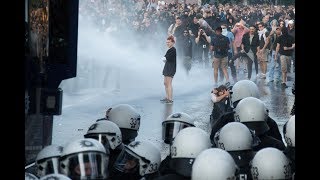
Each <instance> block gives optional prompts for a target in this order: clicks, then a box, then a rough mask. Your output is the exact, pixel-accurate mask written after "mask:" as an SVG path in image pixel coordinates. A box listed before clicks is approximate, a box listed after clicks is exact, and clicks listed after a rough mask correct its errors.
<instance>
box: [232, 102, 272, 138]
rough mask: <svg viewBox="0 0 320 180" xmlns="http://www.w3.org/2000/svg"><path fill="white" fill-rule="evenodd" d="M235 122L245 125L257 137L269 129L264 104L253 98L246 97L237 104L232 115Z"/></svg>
mask: <svg viewBox="0 0 320 180" xmlns="http://www.w3.org/2000/svg"><path fill="white" fill-rule="evenodd" d="M234 118H235V121H237V122H241V123H243V124H245V125H246V126H247V127H248V128H249V129H251V130H254V131H255V134H257V135H258V136H259V135H261V134H264V133H265V132H267V131H268V130H269V129H270V128H269V126H268V124H267V122H266V120H267V118H268V112H267V108H266V106H265V105H264V103H263V102H262V101H261V100H260V99H257V98H255V97H246V98H244V99H242V100H240V102H239V103H238V105H237V107H236V108H235V114H234Z"/></svg>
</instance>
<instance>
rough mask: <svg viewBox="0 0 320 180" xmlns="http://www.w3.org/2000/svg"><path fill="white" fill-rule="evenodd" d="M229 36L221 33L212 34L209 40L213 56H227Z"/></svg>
mask: <svg viewBox="0 0 320 180" xmlns="http://www.w3.org/2000/svg"><path fill="white" fill-rule="evenodd" d="M229 44H230V42H229V38H227V37H226V36H223V35H221V34H220V35H214V36H213V38H212V40H211V45H212V46H213V50H214V57H216V58H223V57H227V56H228V50H229Z"/></svg>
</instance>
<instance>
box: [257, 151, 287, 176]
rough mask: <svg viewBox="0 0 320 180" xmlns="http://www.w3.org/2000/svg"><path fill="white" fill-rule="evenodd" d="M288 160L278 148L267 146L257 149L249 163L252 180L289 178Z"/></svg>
mask: <svg viewBox="0 0 320 180" xmlns="http://www.w3.org/2000/svg"><path fill="white" fill-rule="evenodd" d="M289 163H290V161H289V159H288V158H287V157H286V156H285V154H284V153H283V152H282V151H280V150H279V149H276V148H272V147H268V148H263V149H261V150H259V151H258V152H257V153H256V155H255V156H254V158H253V159H252V164H251V175H252V178H253V179H254V180H260V179H263V180H270V179H291V177H292V172H291V167H290V164H289Z"/></svg>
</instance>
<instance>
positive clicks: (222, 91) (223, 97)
mask: <svg viewBox="0 0 320 180" xmlns="http://www.w3.org/2000/svg"><path fill="white" fill-rule="evenodd" d="M229 95H230V92H229V89H228V87H227V86H225V85H220V86H219V87H217V88H213V90H212V91H211V100H212V102H213V109H212V112H211V115H210V123H211V124H213V122H214V121H216V120H217V119H218V118H219V117H220V116H221V115H222V114H224V113H225V112H226V111H227V110H228V107H229V105H228V101H227V100H228V98H229Z"/></svg>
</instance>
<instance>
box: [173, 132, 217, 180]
mask: <svg viewBox="0 0 320 180" xmlns="http://www.w3.org/2000/svg"><path fill="white" fill-rule="evenodd" d="M211 146H212V144H211V141H210V137H209V135H208V133H207V132H205V131H204V130H202V129H200V128H198V127H187V128H184V129H182V130H181V131H180V132H179V133H178V134H177V136H176V137H175V139H174V140H173V143H172V146H171V148H170V155H171V161H172V164H171V166H172V168H173V169H175V171H176V172H177V173H178V174H180V175H183V176H186V177H190V176H191V168H192V164H193V162H194V159H195V158H196V157H197V155H198V154H200V152H201V151H203V150H205V149H208V148H210V147H211Z"/></svg>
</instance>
